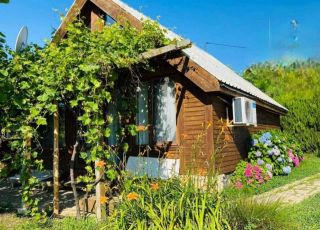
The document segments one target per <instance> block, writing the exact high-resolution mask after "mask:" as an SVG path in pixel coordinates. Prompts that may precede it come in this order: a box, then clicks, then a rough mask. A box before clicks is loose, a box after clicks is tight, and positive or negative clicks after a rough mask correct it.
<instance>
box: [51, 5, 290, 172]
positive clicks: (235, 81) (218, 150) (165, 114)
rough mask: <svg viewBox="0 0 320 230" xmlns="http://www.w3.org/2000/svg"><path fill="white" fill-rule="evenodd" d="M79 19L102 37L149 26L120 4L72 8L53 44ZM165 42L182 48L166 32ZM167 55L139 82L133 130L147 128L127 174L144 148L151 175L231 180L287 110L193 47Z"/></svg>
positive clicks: (69, 133) (69, 132)
mask: <svg viewBox="0 0 320 230" xmlns="http://www.w3.org/2000/svg"><path fill="white" fill-rule="evenodd" d="M79 14H80V16H82V17H84V18H85V20H86V24H87V25H88V26H89V27H90V28H91V29H92V30H96V29H99V28H98V27H99V25H97V23H96V22H97V21H98V20H99V19H102V20H104V22H105V25H106V26H107V25H108V24H111V23H114V22H115V21H119V22H120V23H121V22H124V21H128V22H129V23H130V24H131V25H132V26H134V27H135V28H137V29H139V28H141V25H142V24H141V22H142V21H143V20H145V19H147V17H146V16H144V15H143V14H141V13H140V12H138V11H136V10H134V9H132V8H131V7H129V6H128V5H126V4H125V3H123V2H122V1H120V0H75V2H74V3H73V5H72V7H71V9H70V10H69V12H68V14H67V16H66V18H65V19H64V21H63V22H62V24H61V25H60V27H59V28H58V30H57V32H56V34H55V39H62V38H63V37H64V36H65V34H66V25H67V24H68V23H69V22H70V21H71V20H72V18H74V17H75V16H77V15H79ZM166 36H167V37H168V38H169V39H177V40H183V39H182V38H181V37H180V36H178V35H177V34H175V33H173V32H172V31H170V30H167V34H166ZM169 51H170V52H169ZM169 51H168V52H166V53H165V55H159V56H157V57H154V58H152V59H151V60H150V61H151V63H152V65H153V66H154V69H155V71H154V72H144V73H143V74H142V79H141V80H142V83H141V86H139V89H138V90H137V91H138V95H137V103H138V109H139V112H138V114H137V124H138V125H140V126H143V127H149V128H148V130H145V131H142V132H139V134H138V137H137V138H136V140H135V141H134V142H135V143H134V145H135V146H136V148H133V150H132V152H131V153H130V154H131V157H129V160H128V162H127V169H128V170H129V171H133V172H134V171H135V169H137V167H138V166H139V163H138V162H137V161H138V160H137V158H135V157H134V156H136V155H138V152H139V149H140V150H141V148H142V149H144V150H145V152H146V153H147V158H145V160H146V162H148V165H149V166H151V171H153V169H152V168H153V167H154V168H157V167H160V171H161V172H160V173H161V176H163V177H167V176H170V175H172V173H175V174H180V175H183V174H186V173H188V172H189V170H190V168H192V170H194V171H193V172H195V173H196V174H203V173H206V172H208V171H210V169H212V168H215V169H216V170H218V171H219V173H230V172H232V171H233V170H234V169H235V166H236V165H237V163H238V162H239V161H240V160H241V159H243V158H245V157H246V152H247V151H246V148H247V141H248V139H249V136H250V134H251V133H254V132H257V131H260V130H265V129H279V128H280V116H281V115H285V114H286V113H287V109H286V108H285V107H283V106H282V105H280V104H279V103H278V102H276V101H275V100H273V99H272V98H271V97H269V96H268V95H266V94H265V93H263V92H262V91H261V90H259V89H258V88H256V87H255V86H254V85H252V84H251V83H250V82H248V81H246V80H245V79H243V78H242V77H241V76H239V75H237V74H236V73H235V72H233V71H232V70H231V69H230V68H228V67H227V66H225V65H224V64H222V63H221V62H220V61H218V60H217V59H216V58H214V57H213V56H211V55H210V54H208V53H207V52H205V51H203V50H201V49H200V48H198V47H197V46H195V45H193V44H192V45H191V46H188V48H185V49H179V48H177V49H171V50H169ZM64 117H65V120H66V121H65V124H66V127H65V134H64V135H65V142H66V143H65V146H66V149H69V152H70V149H72V147H73V145H74V141H75V138H74V137H73V134H74V133H75V128H74V127H75V126H74V124H73V122H71V121H72V120H74V119H72V114H69V113H68V111H66V113H65V115H64ZM199 138H200V139H201V140H199ZM65 154H67V152H66V153H65ZM159 156H161V160H159ZM67 158H68V157H67V156H62V159H67ZM212 159H214V160H212ZM170 170H171V171H170ZM172 170H173V171H172ZM151 173H152V172H151Z"/></svg>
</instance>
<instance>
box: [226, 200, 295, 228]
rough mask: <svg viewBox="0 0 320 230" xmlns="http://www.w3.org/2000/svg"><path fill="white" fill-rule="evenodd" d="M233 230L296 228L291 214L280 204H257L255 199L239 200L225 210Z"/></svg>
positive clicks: (231, 203)
mask: <svg viewBox="0 0 320 230" xmlns="http://www.w3.org/2000/svg"><path fill="white" fill-rule="evenodd" d="M225 212H226V214H227V215H228V221H229V223H231V224H232V229H245V230H253V229H265V230H271V229H274V230H278V229H279V230H280V229H293V228H294V227H295V226H296V223H295V222H294V221H291V220H290V218H289V212H288V211H287V210H286V209H285V207H283V206H281V205H279V204H278V203H265V202H259V201H258V202H257V201H255V200H253V199H237V200H235V201H233V202H230V203H229V204H228V207H227V208H226V210H225Z"/></svg>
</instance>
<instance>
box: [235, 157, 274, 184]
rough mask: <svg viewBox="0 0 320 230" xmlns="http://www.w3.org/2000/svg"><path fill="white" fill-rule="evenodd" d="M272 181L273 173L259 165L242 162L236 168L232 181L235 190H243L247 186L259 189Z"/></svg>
mask: <svg viewBox="0 0 320 230" xmlns="http://www.w3.org/2000/svg"><path fill="white" fill-rule="evenodd" d="M271 179H272V173H271V172H270V171H268V170H265V169H264V168H262V167H260V166H259V165H252V164H251V163H248V162H246V161H240V162H239V163H238V165H237V167H236V170H235V172H234V175H233V176H232V181H233V183H234V186H235V188H237V189H242V188H243V187H244V186H245V185H249V186H252V187H257V186H260V185H262V184H263V183H265V182H267V181H268V180H271Z"/></svg>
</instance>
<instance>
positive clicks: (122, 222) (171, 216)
mask: <svg viewBox="0 0 320 230" xmlns="http://www.w3.org/2000/svg"><path fill="white" fill-rule="evenodd" d="M221 202H222V200H221V198H220V197H219V195H218V194H216V193H212V192H206V191H203V190H201V189H197V188H196V187H195V186H194V184H193V183H192V182H191V181H188V182H187V183H186V184H184V183H182V182H181V181H180V180H179V179H168V180H153V181H150V180H148V179H147V178H133V179H132V180H130V179H127V180H126V181H125V185H124V188H123V193H122V195H121V202H120V204H119V206H118V208H117V209H116V212H115V213H114V216H113V217H112V218H114V223H115V226H114V228H115V229H224V228H228V223H227V222H226V221H225V219H224V217H223V215H222V210H221Z"/></svg>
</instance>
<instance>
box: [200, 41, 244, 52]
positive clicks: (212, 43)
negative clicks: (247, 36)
mask: <svg viewBox="0 0 320 230" xmlns="http://www.w3.org/2000/svg"><path fill="white" fill-rule="evenodd" d="M208 45H215V46H225V47H229V48H239V49H245V48H247V47H245V46H238V45H230V44H224V43H216V42H205V43H204V49H205V50H207V48H208Z"/></svg>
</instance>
